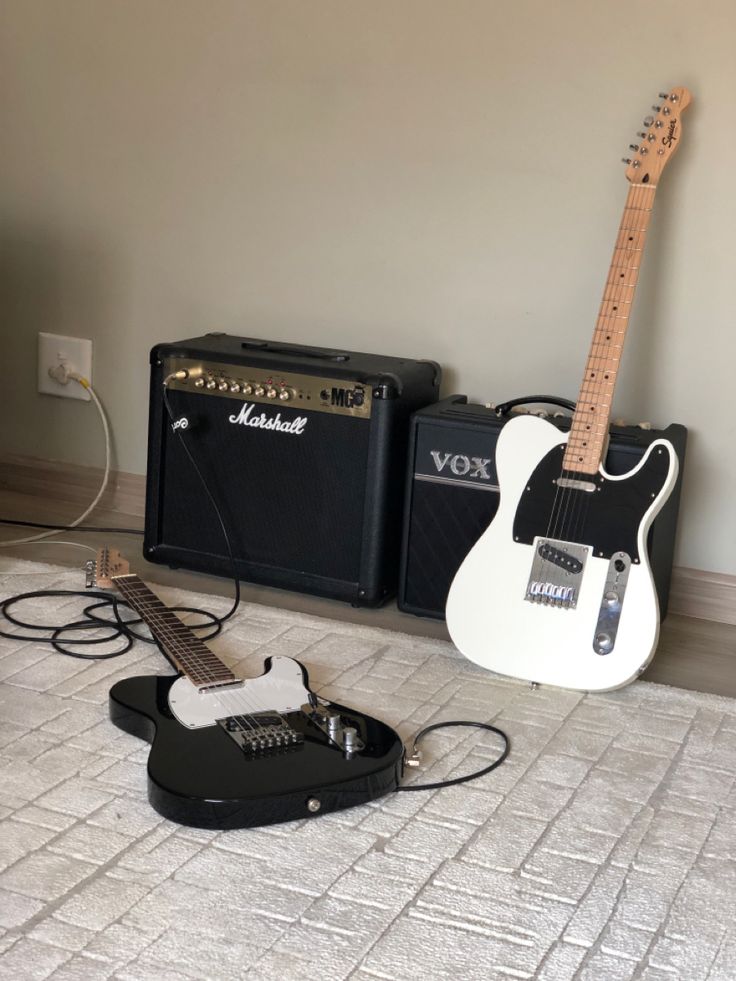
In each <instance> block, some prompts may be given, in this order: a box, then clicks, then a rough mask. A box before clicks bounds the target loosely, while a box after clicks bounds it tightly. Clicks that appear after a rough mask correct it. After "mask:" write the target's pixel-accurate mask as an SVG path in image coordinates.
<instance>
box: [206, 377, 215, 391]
mask: <svg viewBox="0 0 736 981" xmlns="http://www.w3.org/2000/svg"><path fill="white" fill-rule="evenodd" d="M207 388H209V389H210V391H211V390H212V389H213V388H217V382H216V381H215V379H214V378H210V379H209V380H208V382H207Z"/></svg>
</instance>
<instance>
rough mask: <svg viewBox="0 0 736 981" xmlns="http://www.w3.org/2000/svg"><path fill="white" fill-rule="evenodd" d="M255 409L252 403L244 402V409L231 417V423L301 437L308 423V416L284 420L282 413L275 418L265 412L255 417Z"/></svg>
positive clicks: (278, 413)
mask: <svg viewBox="0 0 736 981" xmlns="http://www.w3.org/2000/svg"><path fill="white" fill-rule="evenodd" d="M254 408H255V405H253V403H252V402H251V403H248V402H243V407H242V408H241V410H240V412H239V413H238V415H232V416H230V417H229V419H230V422H232V423H234V424H235V425H240V426H253V427H254V428H256V429H273V430H275V431H276V432H279V433H289V435H291V436H301V434H302V433H303V432H304V427H305V426H306V424H307V422H308V420H307V417H306V416H297V417H296V419H282V418H281V413H280V412H277V413H276V415H275V416H267V415H266V413H265V412H261V414H260V415H259V416H254V415H253V414H252V413H253V409H254Z"/></svg>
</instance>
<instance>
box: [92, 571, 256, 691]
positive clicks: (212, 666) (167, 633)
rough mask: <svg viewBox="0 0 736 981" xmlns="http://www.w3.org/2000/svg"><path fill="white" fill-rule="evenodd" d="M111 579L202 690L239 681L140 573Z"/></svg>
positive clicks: (182, 669)
mask: <svg viewBox="0 0 736 981" xmlns="http://www.w3.org/2000/svg"><path fill="white" fill-rule="evenodd" d="M111 579H112V582H114V583H115V586H116V587H117V588H118V590H119V591H120V593H121V595H122V596H123V599H125V601H126V602H127V603H128V605H129V606H131V607H132V608H133V609H134V610H135V611H136V613H138V614H139V615H140V617H141V618H142V619H143V621H144V622H145V623H146V624H147V625H148V627H149V629H150V631H151V633H152V634H153V636H154V637H155V639H156V640H157V641H158V643H159V644H160V645H161V647H162V648H163V649H164V651H165V652H166V655H167V657H169V658H170V659H171V661H172V663H173V664H174V665H175V667H176V668H178V670H179V671H181V672H182V673H183V674H185V675H186V676H187V677H188V678H189V680H190V681H191V682H192V684H193V685H195V686H196V687H197V688H199V690H200V691H206V690H208V689H211V688H219V687H222V686H225V685H231V684H234V683H237V682H238V681H239V679H238V678H236V677H235V675H234V674H233V673H232V672H231V671H230V669H229V668H228V667H227V665H226V664H224V663H223V662H222V661H221V660H220V659H219V657H217V655H215V654H213V653H212V651H211V650H210V649H209V647H207V646H206V645H205V644H204V643H203V642H202V641H201V640H200V639H199V638H198V637H197V636H195V634H193V633H192V631H191V629H190V628H189V627H187V625H186V624H185V623H182V621H181V620H180V619H179V617H178V616H177V615H176V614H175V613H173V612H172V611H171V610H169V609H168V608H167V607H166V606H164V604H163V603H162V602H161V600H160V599H159V598H158V596H156V595H155V593H152V592H151V590H150V589H149V588H148V586H146V584H145V583H144V582H143V581H142V580H141V579H139V578H138V576H136V575H133V574H130V575H124V576H113V577H111Z"/></svg>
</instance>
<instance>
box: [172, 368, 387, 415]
mask: <svg viewBox="0 0 736 981" xmlns="http://www.w3.org/2000/svg"><path fill="white" fill-rule="evenodd" d="M181 371H186V372H187V377H186V378H171V380H170V381H169V386H168V387H169V388H171V389H174V390H178V391H188V392H195V393H200V394H202V395H219V396H221V397H224V398H229V399H237V400H238V401H241V402H255V403H261V404H271V405H279V406H288V407H290V408H295V409H300V410H304V409H309V410H311V411H315V412H330V413H333V414H336V415H346V416H354V417H358V418H363V419H369V418H370V415H371V407H372V402H373V395H374V393H373V390H372V388H371V387H370V385H363V384H361V383H359V382H355V381H346V380H345V379H344V378H343V379H335V378H322V377H317V376H315V375H301V374H296V373H293V372H288V371H287V372H279V371H274V370H265V369H263V368H254V367H252V366H250V365H238V364H232V363H230V364H224V363H220V362H214V361H206V362H205V361H201V360H194V359H192V358H177V357H175V358H167V359H166V361H165V362H164V372H165V375H173V374H174V373H175V372H181ZM378 394H380V393H378Z"/></svg>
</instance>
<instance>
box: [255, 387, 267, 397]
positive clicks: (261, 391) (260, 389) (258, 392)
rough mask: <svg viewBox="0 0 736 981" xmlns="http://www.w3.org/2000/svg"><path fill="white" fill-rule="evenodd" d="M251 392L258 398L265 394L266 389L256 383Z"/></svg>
mask: <svg viewBox="0 0 736 981" xmlns="http://www.w3.org/2000/svg"><path fill="white" fill-rule="evenodd" d="M253 394H254V395H257V396H258V397H259V398H262V396H264V395H265V394H266V389H265V388H264V387H263V385H256V387H255V388H254V389H253Z"/></svg>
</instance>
